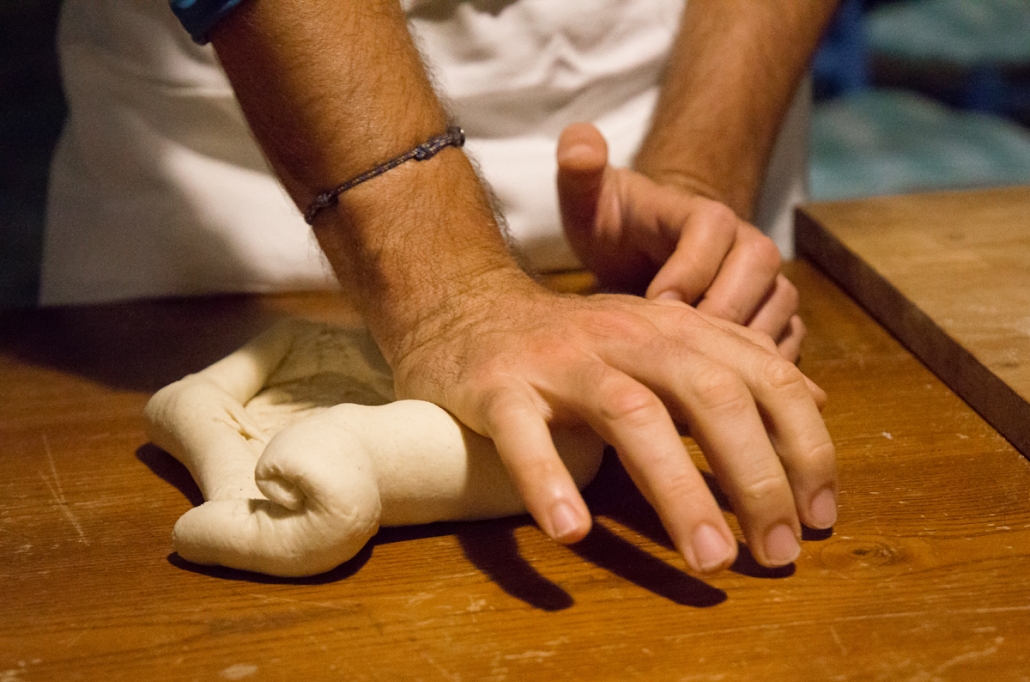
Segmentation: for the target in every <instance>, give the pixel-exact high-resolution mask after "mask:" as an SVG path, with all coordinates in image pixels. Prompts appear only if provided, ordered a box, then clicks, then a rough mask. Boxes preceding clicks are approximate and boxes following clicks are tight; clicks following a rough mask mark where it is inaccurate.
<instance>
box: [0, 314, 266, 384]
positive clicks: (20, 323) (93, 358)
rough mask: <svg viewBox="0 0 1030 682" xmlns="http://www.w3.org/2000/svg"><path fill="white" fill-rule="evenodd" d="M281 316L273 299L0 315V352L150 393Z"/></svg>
mask: <svg viewBox="0 0 1030 682" xmlns="http://www.w3.org/2000/svg"><path fill="white" fill-rule="evenodd" d="M285 316H286V314H285V313H283V312H281V311H279V310H276V309H275V302H274V297H269V300H265V299H263V298H261V297H257V296H243V295H240V296H213V297H203V298H195V299H185V298H183V299H162V300H154V301H138V302H132V303H114V304H107V305H94V306H81V307H67V308H65V307H56V308H46V309H40V310H7V311H2V312H0V330H3V334H0V351H3V352H5V353H9V354H11V355H14V356H15V357H18V358H20V359H22V360H24V361H25V362H27V363H30V364H33V365H36V366H39V367H50V368H54V369H57V370H60V371H63V372H67V373H71V374H75V375H78V376H83V377H86V378H88V379H90V380H93V381H96V382H98V383H100V384H103V385H106V386H109V387H111V388H115V389H127V390H133V391H140V392H146V393H153V392H155V391H157V390H158V389H160V388H162V387H163V386H165V385H167V384H170V383H172V382H173V381H176V380H178V379H181V378H182V377H183V376H185V375H186V374H189V373H191V372H196V371H198V370H201V369H203V368H204V367H206V366H208V365H210V364H211V363H213V362H215V361H216V360H219V359H221V358H223V357H225V356H226V355H228V354H229V353H231V352H232V351H234V350H236V349H237V348H239V347H240V346H242V345H243V344H244V343H246V342H247V341H248V340H250V339H251V338H252V337H254V336H256V335H257V334H258V333H259V332H261V331H263V330H264V329H266V328H267V327H269V326H271V325H272V323H274V322H275V321H276V320H278V319H280V318H282V317H285Z"/></svg>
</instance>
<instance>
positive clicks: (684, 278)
mask: <svg viewBox="0 0 1030 682" xmlns="http://www.w3.org/2000/svg"><path fill="white" fill-rule="evenodd" d="M836 5H837V3H836V2H834V1H832V0H826V1H822V0H818V1H815V2H797V1H795V0H772V1H770V2H755V1H754V0H728V1H725V2H723V1H721V0H691V2H689V3H687V6H686V8H685V10H684V14H683V17H682V20H681V26H680V30H679V34H678V37H677V40H676V43H675V45H674V49H673V52H672V54H671V56H670V59H669V62H668V65H667V67H666V70H665V73H664V76H663V80H662V88H661V96H660V98H659V101H658V104H657V107H656V110H655V113H654V116H653V119H652V125H651V128H650V131H649V133H648V135H647V137H646V138H645V140H644V142H643V145H642V147H641V149H640V151H639V153H638V156H637V158H636V161H635V165H634V169H628V168H612V167H606V165H605V162H604V160H603V159H600V158H599V157H601V156H603V152H600V153H599V152H598V149H599V148H603V144H604V143H603V141H600V142H599V143H598V141H596V140H592V139H591V137H596V136H592V134H591V133H590V131H587V130H584V129H583V128H582V127H577V128H572V129H569V130H567V131H566V134H565V135H564V136H563V140H562V145H560V147H559V167H560V169H561V172H560V173H559V192H560V193H562V190H561V187H562V184H563V183H564V184H565V185H566V191H565V192H564V193H562V196H563V202H562V203H563V207H567V206H574V207H575V208H573V212H578V213H580V217H579V218H578V219H574V220H570V219H569V218H568V217H567V218H566V220H565V227H566V233H567V234H568V236H569V239H570V242H571V243H572V245H573V247H574V248H575V249H576V251H577V253H578V254H579V255H580V257H581V259H582V260H584V261H585V262H587V263H588V264H589V265H590V267H591V268H592V269H594V270H595V271H597V272H598V273H599V276H600V277H601V279H602V280H603V281H605V282H606V283H608V284H611V285H613V286H616V287H629V288H631V289H636V290H639V291H641V292H644V291H645V289H646V293H647V295H648V296H649V297H657V296H661V295H665V296H672V297H675V298H679V299H681V300H685V301H687V302H688V303H696V304H697V305H698V306H699V309H700V310H702V311H704V312H708V313H711V314H714V315H717V316H719V317H723V318H724V319H729V320H732V321H735V322H738V323H741V324H747V325H748V326H750V327H752V328H754V329H757V330H759V331H763V332H765V333H767V334H770V335H771V336H772V337H773V338H774V339H776V340H777V341H778V342H779V343H780V348H781V352H783V353H784V355H785V356H787V357H791V358H792V357H796V354H797V350H798V346H799V343H800V338H801V336H802V335H803V326H802V325H801V323H800V320H799V319H798V318H797V317H796V315H795V313H796V311H797V292H796V290H795V289H794V287H793V285H791V284H790V283H789V282H788V281H787V280H786V279H785V278H784V277H783V276H782V275H780V274H779V266H780V260H779V256H778V253H777V251H776V249H775V248H774V245H773V244H772V242H771V241H770V240H768V239H767V238H766V237H764V236H762V235H761V234H760V233H759V232H758V230H756V229H755V228H754V227H753V226H752V225H750V224H749V223H748V221H749V220H750V219H751V216H752V213H753V210H754V204H755V201H756V197H757V194H758V190H759V188H760V186H761V184H762V181H763V177H764V173H765V169H766V166H767V165H768V162H769V156H770V154H771V150H772V147H773V144H774V142H775V140H776V136H777V134H778V131H779V129H780V124H781V122H782V120H783V118H784V115H785V112H786V110H787V108H788V106H789V104H790V102H791V100H792V98H793V96H794V92H795V91H796V89H797V86H798V83H799V82H800V80H801V78H802V77H803V74H804V72H805V70H806V68H807V65H808V62H809V60H810V58H811V55H812V53H813V52H814V50H815V47H816V46H817V44H818V41H819V37H820V36H821V34H822V32H823V31H824V30H825V27H826V24H827V22H828V21H829V20H830V18H831V16H832V14H833V12H834V10H835V8H836ZM634 170H635V171H637V172H634ZM641 176H643V177H641ZM647 180H651V181H652V182H647ZM591 186H592V187H593V191H594V196H595V197H598V196H600V202H597V200H596V198H595V199H594V201H595V205H596V206H597V207H598V211H597V213H596V214H595V213H592V212H590V211H584V208H583V207H585V206H587V207H588V206H590V201H589V199H587V200H584V197H583V195H586V194H589V193H590V192H589V190H590V189H591ZM576 195H579V196H576ZM610 197H614V198H610ZM677 197H678V198H677ZM659 204H662V205H668V206H670V207H673V209H674V210H670V211H666V212H665V213H666V215H664V216H657V217H661V218H664V219H663V220H658V219H656V215H655V214H656V211H654V210H653V208H654V206H656V205H659ZM615 207H617V209H616V208H615ZM727 208H728V209H729V210H727ZM642 209H643V210H642ZM647 209H652V210H650V211H648V210H647ZM568 212H569V211H568V209H567V210H566V213H568ZM642 213H643V215H641V214H642ZM670 214H671V215H670ZM627 254H633V255H631V256H627Z"/></svg>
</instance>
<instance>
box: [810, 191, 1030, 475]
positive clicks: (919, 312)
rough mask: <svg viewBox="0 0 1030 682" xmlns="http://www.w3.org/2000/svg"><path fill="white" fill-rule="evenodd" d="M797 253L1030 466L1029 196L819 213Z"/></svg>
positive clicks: (833, 208) (833, 206)
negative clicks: (859, 305) (1029, 460)
mask: <svg viewBox="0 0 1030 682" xmlns="http://www.w3.org/2000/svg"><path fill="white" fill-rule="evenodd" d="M797 241H798V250H799V253H801V254H802V255H803V256H805V257H806V258H809V259H811V260H812V261H814V262H815V263H817V264H818V265H819V266H820V268H822V269H823V270H824V271H826V272H827V273H828V274H829V275H830V276H831V277H832V278H833V279H834V280H836V281H837V282H839V283H840V285H841V286H842V287H843V288H844V289H845V291H847V292H848V293H850V294H851V295H852V296H854V297H855V298H856V299H857V300H858V301H859V302H860V303H862V305H863V306H865V307H866V308H867V309H868V310H869V311H870V312H872V314H873V316H874V317H875V318H876V319H877V320H878V321H879V322H880V323H881V324H882V325H884V326H885V327H887V329H889V330H890V331H891V332H893V333H894V334H895V335H897V337H898V338H899V339H901V341H902V342H903V343H904V344H905V345H906V346H907V347H908V348H909V349H911V350H912V351H913V352H914V353H915V354H916V355H917V356H919V358H920V359H922V360H923V362H925V363H926V364H927V365H928V366H929V367H930V368H931V369H932V370H933V371H934V372H936V373H937V375H938V376H940V377H941V378H942V379H944V381H945V382H946V383H947V384H948V385H949V386H951V387H952V388H953V389H954V390H955V391H956V392H957V393H958V394H959V395H961V396H962V397H963V398H965V400H966V401H967V402H968V403H969V404H970V405H972V406H973V407H974V408H975V409H976V410H977V411H978V412H980V414H982V415H983V416H984V417H985V418H986V419H987V421H988V422H990V423H991V424H992V425H993V426H994V427H995V428H996V429H998V430H999V431H1000V432H1001V433H1002V434H1003V435H1005V436H1006V437H1007V438H1008V439H1009V440H1010V441H1011V442H1012V443H1013V444H1014V445H1015V446H1016V447H1017V448H1018V449H1020V450H1021V451H1022V452H1023V453H1024V454H1026V455H1028V456H1030V187H1012V188H1003V189H994V190H985V191H975V192H974V191H967V192H939V193H932V194H919V195H905V196H897V197H884V198H878V199H867V200H862V201H850V202H835V203H826V204H813V205H810V206H807V207H806V208H804V209H803V210H802V211H800V213H799V217H798V232H797Z"/></svg>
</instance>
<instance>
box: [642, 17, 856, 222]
mask: <svg viewBox="0 0 1030 682" xmlns="http://www.w3.org/2000/svg"><path fill="white" fill-rule="evenodd" d="M836 6H837V2H836V1H835V0H689V2H688V3H687V6H686V9H685V10H684V13H683V19H682V23H681V26H680V35H679V38H678V39H677V42H676V45H675V47H674V49H673V53H672V55H671V57H670V59H669V63H668V66H667V67H666V72H665V74H664V77H663V82H662V91H661V96H660V97H659V101H658V105H657V109H656V111H655V115H654V117H653V119H652V125H651V130H650V131H649V133H648V135H647V137H646V138H645V140H644V143H643V145H642V147H641V150H640V152H639V154H638V155H637V158H636V161H635V166H636V168H637V169H638V170H640V171H641V172H643V173H645V174H646V175H648V176H650V177H652V178H653V179H655V180H657V181H659V182H661V183H663V184H669V185H673V186H677V187H681V188H683V189H687V190H690V191H693V192H697V193H700V194H703V195H705V196H708V197H710V198H713V199H717V200H719V201H721V202H723V203H725V204H727V205H728V206H730V207H731V208H733V209H734V210H735V211H736V213H737V215H739V216H740V217H742V218H743V219H745V220H750V219H751V215H752V211H753V209H754V202H755V200H756V197H757V195H758V190H759V188H760V186H761V184H762V180H763V178H764V174H765V168H766V165H767V164H768V161H769V156H770V154H771V153H772V147H773V144H774V143H775V140H776V135H777V133H778V131H779V127H780V123H781V122H782V120H783V117H784V115H785V113H786V111H787V108H788V107H789V105H790V101H791V99H792V96H793V94H794V91H795V90H796V88H797V86H798V83H799V82H800V81H801V78H802V76H803V75H804V73H805V71H806V69H807V67H808V63H809V61H810V59H811V56H812V54H813V52H814V51H815V48H816V46H817V45H818V42H819V39H820V37H821V35H822V33H823V31H824V29H825V27H826V25H827V23H828V22H829V20H830V19H831V17H832V15H833V12H834V11H835V9H836Z"/></svg>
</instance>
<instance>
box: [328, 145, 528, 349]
mask: <svg viewBox="0 0 1030 682" xmlns="http://www.w3.org/2000/svg"><path fill="white" fill-rule="evenodd" d="M313 229H314V233H315V235H316V237H317V238H318V240H319V243H320V244H321V246H322V248H323V250H324V251H325V253H326V255H327V257H328V259H329V262H330V263H331V264H332V266H333V269H334V270H335V271H336V274H337V277H338V278H339V279H340V282H341V284H342V285H343V287H344V290H345V291H346V292H348V293H349V295H350V296H351V298H352V300H353V302H354V304H355V305H356V307H357V308H358V310H359V311H360V313H361V314H362V317H363V318H364V320H365V322H366V324H368V326H369V328H370V329H371V331H372V334H373V335H374V336H375V338H376V341H377V342H378V343H379V345H380V348H381V349H382V351H383V354H384V356H385V357H386V359H387V360H388V361H389V362H390V364H391V365H393V366H396V365H395V363H396V362H397V361H398V358H400V357H401V356H402V355H404V354H405V353H406V350H405V349H406V348H408V347H409V346H411V345H412V344H413V343H416V341H414V340H413V339H415V338H419V337H421V336H424V335H426V334H432V333H436V332H434V330H437V331H439V329H438V328H442V327H446V326H447V325H449V324H453V323H454V322H453V320H456V319H458V318H460V317H461V316H462V315H464V314H467V312H468V311H467V308H468V306H469V303H470V302H471V301H472V300H474V299H476V296H475V294H476V293H477V292H479V291H482V290H485V289H487V288H490V287H492V286H496V285H497V284H498V283H499V282H502V281H503V282H506V283H508V284H509V285H511V284H513V283H514V282H518V281H523V280H524V281H529V282H530V283H532V281H531V280H530V278H529V277H528V276H527V275H526V274H525V273H523V272H522V271H521V270H520V269H519V267H518V265H517V264H516V262H515V260H514V258H512V256H511V255H510V253H509V251H508V246H507V244H506V243H505V241H504V239H503V237H502V235H501V232H500V229H499V228H498V225H497V221H496V219H495V217H494V212H493V209H492V207H491V205H490V202H489V200H488V198H487V194H486V191H485V190H484V188H483V187H482V185H481V184H480V181H479V178H478V176H477V175H476V173H475V171H474V169H473V167H472V164H471V163H470V162H469V160H468V158H467V157H466V156H465V154H464V153H463V152H462V151H460V150H458V149H454V148H447V149H444V150H442V151H441V152H440V153H439V154H437V155H436V156H435V157H433V158H431V159H428V160H426V161H424V162H420V163H406V164H403V165H401V166H398V167H396V168H394V169H393V170H391V171H390V172H389V173H386V174H384V175H381V176H379V177H376V178H374V179H372V180H369V181H368V182H366V183H363V184H361V185H359V186H357V187H354V188H353V189H351V190H349V191H348V192H345V193H344V194H342V195H340V197H339V203H338V204H337V205H336V206H333V207H331V208H329V209H327V210H325V211H324V212H323V213H322V214H321V215H320V216H319V218H318V221H316V224H315V226H314V228H313Z"/></svg>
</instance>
